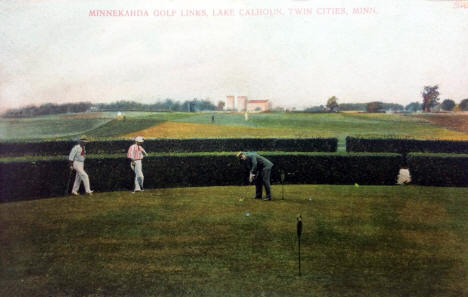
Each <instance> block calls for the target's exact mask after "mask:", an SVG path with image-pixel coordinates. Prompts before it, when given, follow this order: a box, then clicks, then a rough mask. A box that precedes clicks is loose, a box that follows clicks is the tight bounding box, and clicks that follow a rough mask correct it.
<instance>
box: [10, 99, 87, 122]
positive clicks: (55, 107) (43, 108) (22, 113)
mask: <svg viewBox="0 0 468 297" xmlns="http://www.w3.org/2000/svg"><path fill="white" fill-rule="evenodd" d="M92 106H93V104H92V103H91V102H78V103H64V104H54V103H45V104H41V105H39V106H36V105H28V106H25V107H22V108H14V109H9V110H7V111H6V112H4V113H3V114H2V116H3V117H6V118H26V117H33V116H41V115H49V114H60V113H76V112H85V111H88V110H89V109H90V108H91V107H92Z"/></svg>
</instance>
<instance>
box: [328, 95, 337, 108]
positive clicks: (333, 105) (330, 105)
mask: <svg viewBox="0 0 468 297" xmlns="http://www.w3.org/2000/svg"><path fill="white" fill-rule="evenodd" d="M327 109H328V110H330V111H338V98H336V97H335V96H333V97H330V98H328V100H327Z"/></svg>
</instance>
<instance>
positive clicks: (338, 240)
mask: <svg viewBox="0 0 468 297" xmlns="http://www.w3.org/2000/svg"><path fill="white" fill-rule="evenodd" d="M285 192H286V195H285V196H286V199H285V200H284V201H282V200H275V201H273V202H263V201H255V200H253V199H248V197H250V196H251V195H252V194H253V188H252V187H212V188H181V189H156V190H151V191H147V192H145V193H139V194H137V195H132V194H130V193H127V192H115V193H100V194H96V195H94V196H92V197H85V196H81V197H79V198H74V197H73V198H72V197H68V198H56V199H45V200H36V201H28V202H20V203H8V204H1V205H0V225H1V226H2V232H1V233H0V243H1V245H2V249H1V252H0V253H1V254H0V255H1V259H2V266H1V268H0V269H1V270H0V275H1V277H0V295H2V296H49V295H56V296H57V295H58V296H63V295H66V296H89V295H92V296H466V295H467V294H468V289H467V287H466V283H467V281H468V278H467V273H468V240H467V238H468V223H467V216H468V201H467V200H466V199H462V198H463V197H467V196H468V189H467V188H432V187H416V186H405V187H397V186H393V187H372V186H366V187H364V186H360V187H354V186H327V185H320V186H313V185H301V186H299V185H295V186H286V191H285ZM273 193H277V194H276V198H277V199H279V198H280V195H281V194H280V193H281V188H280V186H274V188H273ZM309 197H310V198H311V199H310V200H309ZM240 198H245V200H243V201H240ZM246 212H249V216H247V215H246ZM298 213H301V214H302V216H303V221H304V233H303V240H302V255H303V257H302V260H303V262H302V271H303V276H302V277H298V276H297V248H296V245H297V242H296V239H295V238H296V235H295V227H296V219H295V218H296V215H297V214H298Z"/></svg>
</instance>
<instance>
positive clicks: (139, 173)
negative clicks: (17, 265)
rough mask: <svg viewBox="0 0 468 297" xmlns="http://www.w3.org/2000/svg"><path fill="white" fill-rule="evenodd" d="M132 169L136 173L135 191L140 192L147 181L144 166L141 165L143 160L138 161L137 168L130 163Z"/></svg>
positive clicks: (136, 162)
mask: <svg viewBox="0 0 468 297" xmlns="http://www.w3.org/2000/svg"><path fill="white" fill-rule="evenodd" d="M130 167H131V168H132V170H133V171H134V172H135V191H140V190H141V189H142V188H143V181H144V179H145V177H144V176H143V171H142V169H143V165H142V164H141V160H136V161H135V166H133V165H131V163H130Z"/></svg>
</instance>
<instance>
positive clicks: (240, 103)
mask: <svg viewBox="0 0 468 297" xmlns="http://www.w3.org/2000/svg"><path fill="white" fill-rule="evenodd" d="M246 110H247V96H237V111H246Z"/></svg>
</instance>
